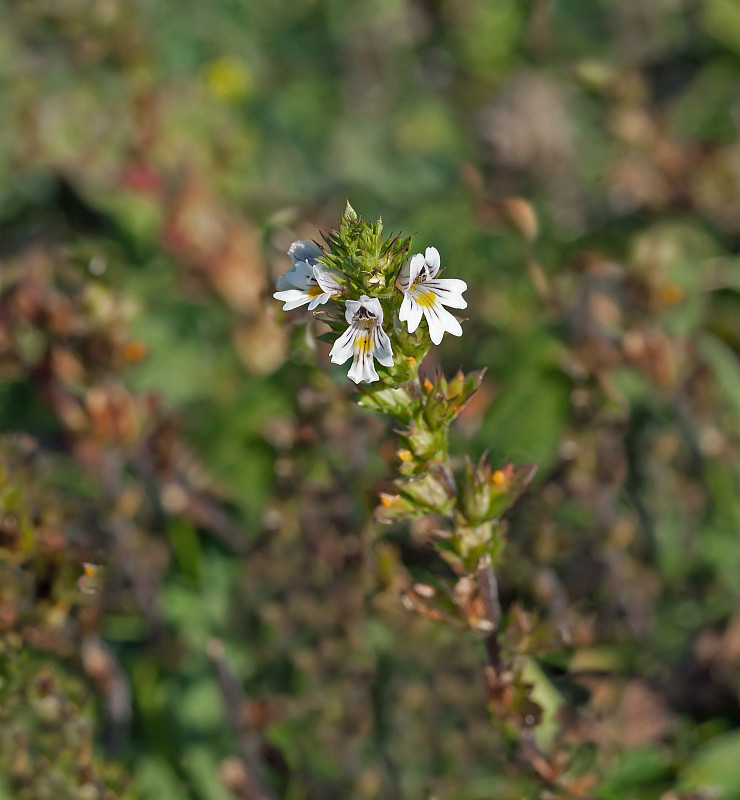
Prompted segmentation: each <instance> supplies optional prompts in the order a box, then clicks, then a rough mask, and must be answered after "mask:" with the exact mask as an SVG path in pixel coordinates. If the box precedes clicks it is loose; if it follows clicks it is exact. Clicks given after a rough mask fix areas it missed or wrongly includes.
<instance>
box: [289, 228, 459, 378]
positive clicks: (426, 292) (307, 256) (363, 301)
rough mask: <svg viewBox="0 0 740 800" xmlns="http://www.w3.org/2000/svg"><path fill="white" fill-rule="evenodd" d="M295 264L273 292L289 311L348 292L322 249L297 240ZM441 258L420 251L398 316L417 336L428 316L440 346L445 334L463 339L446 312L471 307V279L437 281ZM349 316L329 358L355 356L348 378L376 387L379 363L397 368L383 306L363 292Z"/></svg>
mask: <svg viewBox="0 0 740 800" xmlns="http://www.w3.org/2000/svg"><path fill="white" fill-rule="evenodd" d="M288 255H289V256H290V258H291V261H292V262H293V263H292V266H291V268H290V269H289V270H288V272H286V273H285V275H283V276H282V277H281V278H279V279H278V281H277V286H276V288H277V290H278V291H277V292H275V294H273V297H275V298H276V299H277V300H280V301H282V302H283V304H284V305H283V311H290V310H291V309H294V308H298V307H299V306H302V305H308V308H309V310H310V311H312V310H313V309H315V308H316V307H317V306H319V305H321V304H324V303H326V302H328V301H329V300H331V299H332V298H339V297H340V296H341V295H342V292H343V284H342V282H341V281H340V280H339V278H340V277H341V276H339V275H338V274H337V273H335V272H333V271H332V270H330V269H328V268H327V267H324V266H323V265H322V264H320V263H319V262H318V259H319V258H320V257H321V255H322V250H321V248H319V247H318V246H317V245H315V244H313V243H312V242H293V244H292V245H291V246H290V250H288ZM439 267H440V259H439V252H438V251H437V248H436V247H427V249H426V251H425V253H424V255H422V254H421V253H417V254H416V255H415V256H412V258H410V259H409V260H408V261H407V262H406V263H405V264H404V266H403V267H402V269H401V271H400V273H399V275H398V277H397V279H396V282H395V286H396V288H397V289H398V290H399V291H400V292H402V294H403V301H402V302H401V308H400V310H399V312H398V319H399V321H400V322H405V323H406V324H407V326H408V330H409V333H413V332H414V331H415V330H416V329H417V328H418V327H419V323H420V322H421V318H422V316H424V317H425V318H426V321H427V325H428V326H429V336H430V338H431V340H432V341H433V342H434V344H439V343H440V342H441V341H442V337H443V336H444V334H445V332H447V333H451V334H452V335H453V336H461V335H462V328H461V327H460V323H459V322H458V321H457V320H456V319H455V317H454V316H453V315H452V314H451V313H450V312H449V311H448V310H447V309H446V308H445V306H448V307H449V308H465V307H466V306H467V302H466V301H465V300H464V299H463V296H462V295H463V292H464V291H466V290H467V288H468V287H467V284H466V283H465V281H461V280H458V279H453V278H436V275H437V273H438V272H439ZM344 305H345V312H344V317H345V319H346V320H347V325H348V328H347V330H346V331H344V333H342V335H341V336H340V337H339V338H338V339H337V340H336V342H334V346H333V347H332V349H331V351H330V353H329V357H330V358H331V360H332V361H333V362H334V363H335V364H344V362H345V361H347V360H348V359H349V358H352V366H351V367H350V369H349V372H348V373H347V375H348V376H349V378H351V379H352V380H353V381H354V382H355V383H361V382H362V381H365V382H366V383H372V382H373V381H377V380H378V373H377V372H376V371H375V365H374V359H376V360H377V361H378V362H379V363H380V364H382V365H383V366H385V367H390V366H392V365H393V351H392V349H391V341H390V339H389V337H388V334H387V333H386V332H385V330H384V329H383V308H382V306H381V304H380V300H379V299H378V298H377V297H368V296H367V295H365V294H363V295H361V296H360V297H359V298H358V299H356V300H345V301H344Z"/></svg>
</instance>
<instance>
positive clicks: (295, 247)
mask: <svg viewBox="0 0 740 800" xmlns="http://www.w3.org/2000/svg"><path fill="white" fill-rule="evenodd" d="M288 255H289V256H290V259H291V261H292V262H293V263H294V264H295V263H296V262H298V261H308V260H309V259H311V260H312V261H315V260H316V259H317V258H319V257H320V256H322V255H323V252H322V250H321V248H320V247H318V246H317V245H315V244H314V243H313V242H302V241H297V242H293V244H292V245H291V246H290V247H289V248H288Z"/></svg>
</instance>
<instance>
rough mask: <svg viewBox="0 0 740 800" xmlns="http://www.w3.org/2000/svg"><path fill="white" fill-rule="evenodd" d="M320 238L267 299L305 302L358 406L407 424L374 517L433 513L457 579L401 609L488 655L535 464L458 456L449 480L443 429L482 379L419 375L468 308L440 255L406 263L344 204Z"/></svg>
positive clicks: (398, 246)
mask: <svg viewBox="0 0 740 800" xmlns="http://www.w3.org/2000/svg"><path fill="white" fill-rule="evenodd" d="M322 237H323V244H322V245H321V246H319V245H318V244H315V243H312V242H294V243H293V244H292V245H291V247H290V250H289V251H288V255H289V256H290V258H291V261H292V266H291V268H290V269H289V270H288V272H287V273H286V274H285V275H283V276H282V277H281V278H280V279H279V280H278V282H277V287H276V288H277V290H278V291H276V292H275V294H274V297H275V298H276V299H278V300H281V301H282V302H283V304H284V305H283V309H284V310H286V311H289V310H291V309H294V308H299V307H300V306H304V305H307V306H308V309H309V310H311V311H313V312H314V314H320V315H321V318H322V319H323V320H324V321H325V322H326V324H327V325H328V326H329V328H330V331H329V332H328V333H325V334H323V335H322V336H321V337H320V338H322V339H323V340H325V341H328V342H330V343H331V344H332V348H331V351H330V353H329V355H330V358H331V360H332V362H334V363H335V364H344V363H346V362H347V361H349V360H350V359H352V364H351V366H350V368H349V372H348V376H349V378H350V379H351V380H353V381H354V382H355V383H356V384H368V386H366V387H365V386H362V387H361V389H360V395H359V397H358V398H357V402H358V403H359V404H360V405H361V406H364V407H366V408H371V409H375V410H377V411H380V412H383V413H385V414H388V415H390V416H392V417H394V418H395V419H396V420H397V422H398V423H400V424H401V425H402V426H403V427H402V428H401V429H400V430H399V431H398V434H399V438H400V444H401V446H400V447H399V449H398V450H397V457H398V460H399V466H398V475H397V476H396V477H395V478H394V479H393V481H392V483H391V484H390V488H391V491H388V492H384V493H382V494H381V496H380V505H379V506H378V508H377V509H376V518H377V519H378V521H380V522H385V523H394V522H400V521H404V520H409V519H413V518H416V517H420V516H424V515H433V517H434V518H435V519H437V520H438V522H439V524H438V525H437V526H436V537H435V545H436V549H437V551H438V552H439V553H440V555H441V556H442V557H443V558H444V559H445V560H446V561H447V562H448V563H449V564H450V566H451V567H452V569H453V572H454V574H455V575H456V576H457V577H456V580H455V581H453V582H449V581H448V582H445V581H444V580H442V579H435V581H436V585H434V586H426V585H425V586H424V587H423V588H422V589H421V591H420V592H417V591H416V589H410V590H409V593H408V595H407V596H406V602H407V605H409V606H410V607H412V608H414V609H415V610H417V611H420V612H421V613H428V614H430V615H431V616H433V617H434V618H437V619H439V618H442V617H445V618H450V617H451V616H452V617H454V618H456V619H457V620H458V622H459V621H462V622H464V624H465V625H466V626H468V627H471V628H473V629H474V630H477V631H479V632H481V633H483V634H485V635H486V636H487V637H488V642H487V645H488V646H487V649H488V653H489V658H492V653H494V652H497V650H496V647H495V638H496V636H497V634H498V630H499V626H500V622H501V619H500V608H499V603H498V594H497V589H496V580H495V573H494V568H495V566H496V564H497V563H498V562H499V560H500V557H501V553H502V549H503V544H504V536H505V531H506V525H505V522H504V520H503V519H502V517H503V515H504V513H505V512H506V511H507V510H508V509H509V508H510V507H511V505H512V504H513V503H514V501H515V500H516V498H517V497H518V496H519V495H520V494H521V492H523V491H524V489H525V488H526V487H527V485H528V484H529V482H530V481H531V479H532V477H533V476H534V473H535V467H534V466H533V465H524V466H520V467H515V466H514V465H513V464H512V463H508V464H505V465H503V466H501V467H499V468H494V467H492V466H491V465H490V464H488V463H487V461H486V459H485V457H484V458H483V459H481V460H480V462H479V463H478V464H476V465H474V464H473V463H472V462H471V461H470V460H469V459H467V458H466V459H465V460H464V462H461V466H462V469H460V470H458V473H459V474H455V472H456V471H455V469H454V468H453V467H454V463H453V461H452V460H451V458H450V455H449V429H450V425H451V423H452V422H453V421H454V420H455V419H456V418H457V416H458V415H459V414H460V412H461V411H462V409H463V408H464V406H465V404H466V403H467V402H468V401H469V400H470V398H471V397H472V395H473V394H474V393H475V392H476V391H477V390H478V388H479V386H480V384H481V380H482V378H483V373H484V371H483V370H480V371H474V372H471V373H469V374H467V375H465V374H464V373H463V372H462V371H458V373H457V374H456V375H455V376H454V377H453V378H451V379H447V378H445V377H444V375H442V374H441V373H440V372H438V373H437V374H436V375H434V376H433V378H431V377H425V378H421V377H420V375H419V367H420V366H421V364H422V362H423V360H424V357H425V356H426V354H427V353H428V352H429V349H430V347H431V345H432V343H434V344H439V343H440V342H441V341H442V338H443V336H444V334H445V333H450V334H452V335H454V336H460V335H461V334H462V327H461V325H460V321H459V320H458V319H457V318H456V317H455V316H454V315H453V314H452V313H451V312H450V311H449V310H448V309H450V308H452V309H463V308H465V307H466V306H467V303H466V301H465V299H464V298H463V293H464V292H465V291H466V290H467V284H466V283H465V281H463V280H461V279H460V278H443V277H440V275H441V274H442V270H441V259H440V254H439V252H438V251H437V249H436V248H434V247H427V248H426V250H425V252H424V253H423V254H422V253H417V254H415V255H411V256H409V253H410V251H411V242H412V238H413V237H407V238H403V237H402V236H400V235H398V236H393V235H391V236H389V237H387V238H383V224H382V221H381V220H378V221H377V222H367V221H365V220H363V219H362V218H361V217H359V216H358V215H357V213H356V212H355V211H354V209H353V208H352V207H351V206H350V205H349V203H347V207H346V209H345V212H344V215H343V217H342V221H341V225H340V227H339V230H338V231H332V232H328V233H323V234H322ZM319 307H320V308H319ZM422 320H424V322H425V324H423V323H422ZM417 586H418V585H417ZM471 586H472V587H474V589H473V590H472V591H471V589H470V587H471ZM463 589H464V591H463Z"/></svg>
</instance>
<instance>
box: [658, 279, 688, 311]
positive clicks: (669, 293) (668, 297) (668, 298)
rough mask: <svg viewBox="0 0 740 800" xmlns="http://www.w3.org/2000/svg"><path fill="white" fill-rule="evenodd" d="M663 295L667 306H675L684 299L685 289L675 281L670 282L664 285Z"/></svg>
mask: <svg viewBox="0 0 740 800" xmlns="http://www.w3.org/2000/svg"><path fill="white" fill-rule="evenodd" d="M661 297H662V299H663V302H664V303H665V304H666V305H667V306H675V305H676V303H680V302H681V300H683V298H684V291H683V289H682V288H681V287H680V286H677V285H676V284H675V283H669V284H668V285H667V286H664V287H663V291H662V292H661Z"/></svg>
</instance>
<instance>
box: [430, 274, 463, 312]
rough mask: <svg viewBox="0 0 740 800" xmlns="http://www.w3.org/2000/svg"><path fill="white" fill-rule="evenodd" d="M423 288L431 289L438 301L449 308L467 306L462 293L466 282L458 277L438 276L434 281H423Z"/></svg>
mask: <svg viewBox="0 0 740 800" xmlns="http://www.w3.org/2000/svg"><path fill="white" fill-rule="evenodd" d="M424 288H425V289H431V290H432V291H433V292H434V294H436V295H437V297H438V298H439V301H440V303H442V305H445V306H449V307H450V308H467V307H468V303H467V301H466V300H464V299H463V296H462V293H463V292H465V291H467V289H468V284H467V283H465V281H461V280H459V279H458V278H439V279H438V280H436V281H425V282H424Z"/></svg>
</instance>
